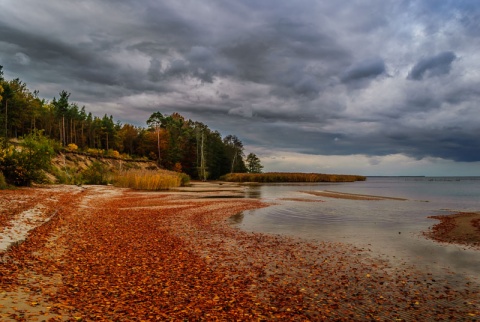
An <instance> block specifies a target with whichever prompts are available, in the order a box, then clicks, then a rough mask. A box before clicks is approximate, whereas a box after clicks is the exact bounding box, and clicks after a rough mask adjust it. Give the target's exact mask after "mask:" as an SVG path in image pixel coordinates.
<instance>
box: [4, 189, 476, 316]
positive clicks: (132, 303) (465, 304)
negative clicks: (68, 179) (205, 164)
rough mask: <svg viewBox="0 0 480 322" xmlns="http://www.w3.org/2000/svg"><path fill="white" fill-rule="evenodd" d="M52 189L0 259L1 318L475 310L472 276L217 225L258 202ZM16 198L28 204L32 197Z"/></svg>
mask: <svg viewBox="0 0 480 322" xmlns="http://www.w3.org/2000/svg"><path fill="white" fill-rule="evenodd" d="M38 190H41V189H38ZM55 194H56V197H55V201H52V202H51V203H50V204H48V205H46V204H44V203H43V205H44V207H45V213H46V215H48V214H50V215H51V214H53V213H54V215H52V218H51V219H50V220H49V221H48V222H46V223H44V224H42V225H41V226H39V227H37V228H36V229H34V230H32V231H31V232H30V234H29V236H28V238H27V239H26V240H25V242H23V243H21V244H18V245H15V246H13V247H11V248H10V249H9V250H8V251H5V252H3V253H1V254H0V255H1V256H2V257H1V258H2V261H1V263H0V318H1V319H2V320H5V321H8V320H11V321H35V320H38V321H42V320H50V321H79V320H82V321H97V320H100V321H101V320H108V321H112V320H113V321H155V320H162V321H163V320H175V321H176V320H280V321H285V320H287V321H308V320H312V321H318V320H329V321H332V320H333V321H335V320H336V321H351V320H382V321H383V320H389V321H402V320H405V321H411V320H433V321H435V320H439V321H441V320H447V319H456V320H467V321H468V320H475V319H478V317H479V316H480V309H479V307H480V301H479V299H480V290H479V286H478V281H470V280H466V279H463V278H462V277H461V276H455V280H456V281H457V282H455V283H454V282H452V281H453V279H452V280H446V279H441V278H439V277H437V276H435V275H432V274H431V273H429V272H425V271H423V272H422V271H418V270H417V269H415V267H412V266H402V265H392V264H391V263H389V262H388V261H385V260H380V259H378V258H375V257H373V256H371V254H369V252H368V251H367V250H365V249H359V248H356V247H353V246H350V245H346V244H342V243H331V242H328V243H327V242H320V241H308V242H307V241H304V240H301V239H295V238H288V237H284V236H279V235H267V234H259V233H250V232H244V231H241V230H238V229H235V228H233V227H231V226H229V225H228V223H227V219H228V218H229V217H230V216H232V215H234V214H236V213H238V212H240V211H243V210H247V209H253V208H258V207H264V206H267V205H265V204H263V203H261V202H260V201H258V200H248V199H241V200H240V199H230V200H229V199H217V200H214V199H198V198H196V199H186V198H185V197H184V196H182V194H168V193H158V192H157V193H154V192H148V193H146V192H135V191H131V190H126V189H117V188H113V187H100V186H93V187H88V188H86V189H85V190H82V191H66V192H58V191H57V192H55ZM27 195H28V196H24V198H25V199H26V200H29V202H30V203H31V205H34V204H35V202H33V201H32V200H35V197H34V196H35V194H31V193H27ZM39 200H41V199H37V202H39ZM27 203H28V202H27ZM4 209H5V208H2V214H3V212H4ZM6 222H8V221H4V225H5V223H6ZM13 294H21V296H18V297H16V298H15V297H14V296H13ZM13 302H15V303H13Z"/></svg>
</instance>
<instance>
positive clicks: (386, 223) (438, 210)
mask: <svg viewBox="0 0 480 322" xmlns="http://www.w3.org/2000/svg"><path fill="white" fill-rule="evenodd" d="M322 190H329V191H338V192H346V193H356V194H367V195H379V196H386V197H399V198H405V199H407V200H405V201H400V200H380V201H368V200H342V199H333V198H326V197H318V196H313V195H310V194H307V193H304V192H302V191H322ZM247 197H253V198H260V199H262V200H264V201H267V202H271V203H274V205H272V206H270V207H267V208H263V209H258V210H253V211H246V212H244V213H242V214H239V215H237V216H234V217H233V218H232V222H233V223H234V224H236V225H238V226H239V227H240V228H241V229H244V230H248V231H259V232H267V233H275V234H286V235H293V236H299V237H303V238H307V239H315V240H326V241H341V242H345V243H350V244H354V245H356V246H358V247H362V248H366V249H370V250H372V252H374V253H375V254H376V255H379V256H381V257H385V258H388V259H389V260H390V261H392V262H402V263H408V264H414V265H415V266H422V267H421V268H422V269H425V268H426V269H429V270H431V271H432V272H433V271H440V270H442V271H445V270H446V269H448V270H450V271H453V272H455V273H459V274H466V275H468V276H470V277H477V276H479V275H480V251H474V250H470V249H466V248H465V247H461V246H455V245H445V244H439V243H436V242H433V241H430V240H427V239H425V238H424V237H423V235H422V231H426V230H428V228H429V227H431V226H432V225H433V224H435V223H437V221H436V220H434V219H429V218H427V217H428V216H432V215H439V214H450V213H455V212H458V211H480V177H459V178H454V177H448V178H433V177H427V178H418V177H415V178H413V177H411V178H405V177H403V178H402V177H388V178H385V177H382V178H374V177H371V178H368V180H367V181H365V182H355V183H336V184H330V183H328V184H324V183H323V184H312V185H294V184H291V185H280V184H278V185H261V186H255V187H249V188H248V189H247ZM285 198H287V199H288V198H290V199H291V198H302V199H311V200H322V201H324V202H304V201H303V202H302V201H289V200H282V199H285Z"/></svg>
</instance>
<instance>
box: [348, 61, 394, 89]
mask: <svg viewBox="0 0 480 322" xmlns="http://www.w3.org/2000/svg"><path fill="white" fill-rule="evenodd" d="M384 73H385V62H384V61H383V59H381V58H374V59H369V60H365V61H362V62H360V63H358V64H354V65H352V66H350V67H349V68H348V69H347V70H346V71H345V72H344V73H343V75H342V76H341V78H340V79H341V81H342V82H343V83H348V82H351V81H356V80H361V79H365V78H375V77H377V76H379V75H381V74H384Z"/></svg>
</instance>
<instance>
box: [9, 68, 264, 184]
mask: <svg viewBox="0 0 480 322" xmlns="http://www.w3.org/2000/svg"><path fill="white" fill-rule="evenodd" d="M2 69H3V67H2V66H0V111H1V115H0V124H1V127H0V128H1V130H0V133H1V134H2V138H3V139H4V140H5V142H7V141H8V140H10V139H12V138H21V137H24V136H26V135H29V134H31V133H34V132H38V131H41V132H42V133H43V135H44V136H46V137H47V138H49V139H52V140H55V141H57V142H59V143H60V144H61V145H62V146H63V147H67V146H70V147H72V146H74V147H75V148H78V149H79V150H81V151H87V152H88V151H93V150H94V151H97V153H98V152H99V151H100V153H102V154H106V155H117V156H118V155H122V154H123V155H128V156H129V157H134V158H148V159H151V160H155V161H156V162H157V163H158V165H159V166H160V167H162V168H164V169H167V170H174V171H178V172H184V173H186V174H188V175H189V176H191V177H192V178H199V179H218V178H220V177H221V176H223V175H225V174H227V173H245V172H253V173H256V172H261V171H262V168H263V166H262V165H261V162H260V159H259V158H258V157H257V156H256V155H255V154H253V153H250V154H249V155H248V156H247V157H246V158H245V152H244V147H243V143H242V142H241V141H240V139H239V138H238V137H237V136H235V135H227V136H225V137H222V136H221V134H220V133H219V132H218V131H214V130H211V129H210V128H209V127H208V126H207V125H205V124H203V123H201V122H197V121H193V120H189V119H185V118H184V117H183V116H182V115H180V114H179V113H173V114H171V115H164V114H162V113H161V112H160V111H158V112H155V113H153V114H152V115H151V116H150V117H149V119H148V120H147V121H146V127H142V126H134V125H132V124H128V123H123V124H122V123H121V122H119V121H117V122H115V121H114V119H113V116H112V115H107V114H105V115H104V116H103V117H98V116H95V115H92V113H91V112H87V110H86V108H85V106H82V107H80V106H78V105H77V104H76V103H74V102H71V101H70V93H68V92H67V91H61V92H60V93H59V96H58V97H54V98H53V99H52V100H51V101H47V100H45V99H42V98H40V97H39V92H38V91H33V92H32V91H30V90H29V89H28V87H27V85H26V84H25V83H24V82H23V81H21V80H20V79H19V78H16V79H13V80H6V79H4V77H3V70H2Z"/></svg>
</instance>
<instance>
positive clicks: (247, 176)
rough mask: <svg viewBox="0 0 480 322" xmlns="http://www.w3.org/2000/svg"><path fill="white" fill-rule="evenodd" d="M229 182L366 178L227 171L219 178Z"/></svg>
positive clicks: (319, 174) (362, 179)
mask: <svg viewBox="0 0 480 322" xmlns="http://www.w3.org/2000/svg"><path fill="white" fill-rule="evenodd" d="M221 179H222V180H225V181H229V182H263V183H276V182H354V181H365V180H366V179H367V178H366V177H364V176H359V175H349V174H324V173H301V172H267V173H229V174H227V175H225V176H223V177H222V178H221Z"/></svg>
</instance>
